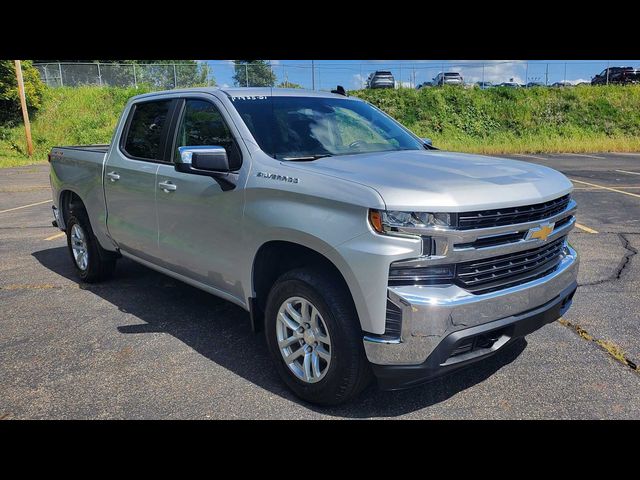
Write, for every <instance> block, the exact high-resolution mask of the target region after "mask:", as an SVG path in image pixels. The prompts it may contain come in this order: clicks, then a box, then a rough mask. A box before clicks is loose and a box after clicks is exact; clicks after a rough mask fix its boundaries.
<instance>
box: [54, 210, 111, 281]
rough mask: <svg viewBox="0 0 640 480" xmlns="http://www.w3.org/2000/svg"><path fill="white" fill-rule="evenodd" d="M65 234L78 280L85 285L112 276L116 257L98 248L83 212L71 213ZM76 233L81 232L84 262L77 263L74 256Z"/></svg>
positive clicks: (85, 214) (77, 260)
mask: <svg viewBox="0 0 640 480" xmlns="http://www.w3.org/2000/svg"><path fill="white" fill-rule="evenodd" d="M66 232H67V247H68V248H69V255H70V256H71V261H72V262H73V266H74V267H75V270H76V273H77V275H78V277H80V280H82V281H84V282H87V283H95V282H99V281H101V280H106V279H107V278H109V277H111V275H113V271H114V270H115V266H116V260H117V256H116V254H115V253H113V252H109V251H107V250H105V249H103V248H102V247H101V246H100V244H99V243H98V240H97V239H96V236H95V235H94V233H93V229H92V228H91V224H90V223H89V218H88V216H87V213H86V212H85V211H84V210H79V211H78V210H76V211H73V212H72V213H71V216H70V217H69V218H68V220H67V225H66ZM78 232H81V234H82V236H83V238H84V244H83V246H84V249H85V250H86V262H82V261H79V259H77V258H76V255H74V249H73V247H72V242H74V240H75V241H76V243H78V238H79V237H78V235H77V234H78ZM72 237H75V238H72ZM83 267H84V268H83Z"/></svg>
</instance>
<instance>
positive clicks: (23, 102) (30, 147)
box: [15, 60, 33, 156]
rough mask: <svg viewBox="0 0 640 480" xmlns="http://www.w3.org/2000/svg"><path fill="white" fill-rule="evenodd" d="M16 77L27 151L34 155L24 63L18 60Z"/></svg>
mask: <svg viewBox="0 0 640 480" xmlns="http://www.w3.org/2000/svg"><path fill="white" fill-rule="evenodd" d="M15 62H16V79H17V80H18V94H19V95H20V106H21V107H22V120H24V133H25V134H26V136H27V152H28V154H29V156H31V155H33V142H32V141H31V123H29V112H28V111H27V99H26V98H25V96H24V80H23V79H22V64H21V62H20V60H16V61H15Z"/></svg>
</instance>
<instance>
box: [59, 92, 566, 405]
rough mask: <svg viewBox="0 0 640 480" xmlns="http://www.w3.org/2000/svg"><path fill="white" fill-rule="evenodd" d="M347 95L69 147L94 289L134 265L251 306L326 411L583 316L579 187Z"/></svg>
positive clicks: (154, 115)
mask: <svg viewBox="0 0 640 480" xmlns="http://www.w3.org/2000/svg"><path fill="white" fill-rule="evenodd" d="M337 91H338V92H340V94H334V93H324V92H316V91H305V90H298V89H271V88H220V89H216V88H201V89H199V88H194V89H187V90H172V91H168V92H157V93H149V94H145V95H139V96H136V97H133V98H132V99H131V100H130V101H129V102H128V104H127V105H126V107H125V109H124V111H123V113H122V116H121V118H120V120H119V123H118V124H117V127H116V129H115V132H114V134H113V138H112V142H111V144H109V145H89V146H69V147H57V148H53V150H52V151H51V153H50V154H49V161H50V164H51V173H50V179H51V186H52V190H53V203H54V205H53V213H54V216H55V220H54V222H53V224H54V226H57V227H59V228H60V229H61V230H63V231H65V232H66V234H67V244H68V248H69V253H70V256H71V260H72V261H73V264H74V266H75V270H76V271H77V274H78V276H79V278H80V280H81V281H84V282H97V281H100V280H103V279H106V278H107V277H109V276H111V275H112V273H113V272H114V268H115V265H116V262H117V260H118V259H119V258H121V257H126V258H129V259H132V260H134V261H136V262H139V263H141V264H143V265H145V266H147V267H149V268H152V269H154V270H157V271H159V272H162V273H164V274H166V275H169V276H171V277H173V278H176V279H178V280H180V281H183V282H185V283H188V284H190V285H192V286H194V287H197V288H199V289H202V290H204V291H207V292H210V293H211V294H213V295H217V296H219V297H222V298H223V299H226V300H228V301H230V302H233V303H235V304H236V305H239V306H240V307H242V308H244V309H246V310H247V311H248V312H249V315H248V316H249V319H250V322H251V326H252V329H253V330H254V331H256V332H258V331H261V332H263V333H264V335H265V337H266V342H267V345H268V349H269V352H270V354H271V356H272V357H273V363H274V367H275V369H276V370H277V371H278V373H279V374H280V376H281V377H282V380H283V381H284V383H286V384H287V385H288V386H289V387H290V388H291V390H292V391H293V392H294V393H295V394H296V395H298V396H299V397H301V398H302V399H304V400H306V401H310V402H313V403H317V404H321V405H334V404H338V403H341V402H345V401H347V400H350V399H352V398H354V396H356V395H357V394H358V393H359V392H360V391H361V390H362V389H363V388H364V387H365V386H366V385H367V384H368V383H369V382H370V381H372V380H373V379H376V380H377V383H378V385H379V387H380V388H382V389H400V388H406V387H410V386H413V385H417V384H420V383H423V382H426V381H428V380H430V379H433V378H435V377H438V376H440V375H443V374H445V373H448V372H451V371H453V370H456V369H459V368H461V367H466V366H470V365H471V364H473V363H474V362H477V361H480V360H482V359H485V358H486V357H488V356H490V355H492V354H494V353H496V352H497V351H499V350H501V349H503V348H504V347H505V346H506V345H507V344H509V343H510V342H512V341H513V340H514V339H516V338H519V337H522V336H524V335H526V334H528V333H530V332H532V331H534V330H536V329H538V328H540V327H542V326H543V325H545V324H547V323H549V322H552V321H554V320H556V319H558V318H559V317H560V316H561V315H562V314H563V313H564V312H565V311H566V310H567V309H568V308H569V306H570V304H571V301H572V298H573V295H574V292H575V290H576V285H577V284H576V276H577V273H578V257H577V254H576V252H575V251H574V250H573V249H572V247H571V246H570V245H569V243H568V242H567V235H568V233H569V232H570V231H571V229H572V228H573V227H574V223H575V217H574V214H575V211H576V203H575V201H574V200H573V199H572V198H571V190H572V184H571V182H570V181H569V180H568V179H567V178H566V177H565V176H564V175H562V174H561V173H559V172H557V171H555V170H553V169H551V168H547V167H544V166H540V165H535V164H530V163H526V162H521V161H515V160H508V159H502V158H493V157H488V156H480V155H469V154H463V153H455V152H446V151H441V150H438V149H436V148H435V147H433V146H432V145H431V142H430V141H428V140H427V139H421V138H419V137H417V136H416V135H414V134H413V133H412V132H410V131H409V130H408V129H406V128H405V127H403V126H402V125H401V124H399V123H398V122H396V121H395V120H394V119H392V118H391V117H390V116H388V115H387V114H385V113H383V112H382V111H381V110H379V109H377V108H376V107H374V106H372V105H370V104H369V103H367V102H365V101H362V100H359V99H356V98H353V97H349V96H348V95H346V94H345V93H344V90H341V89H339V90H337ZM112 281H117V280H112ZM211 328H215V324H212V325H211Z"/></svg>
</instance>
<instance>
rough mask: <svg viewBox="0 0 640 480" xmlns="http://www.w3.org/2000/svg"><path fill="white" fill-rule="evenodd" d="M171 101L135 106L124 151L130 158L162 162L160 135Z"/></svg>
mask: <svg viewBox="0 0 640 480" xmlns="http://www.w3.org/2000/svg"><path fill="white" fill-rule="evenodd" d="M170 105H171V100H163V101H159V102H145V103H139V104H137V105H136V106H135V110H134V112H133V117H132V118H131V123H130V124H129V131H128V132H127V138H126V140H125V144H124V150H125V152H127V153H128V154H129V155H131V156H132V157H136V158H142V159H145V160H163V156H164V155H163V151H162V145H161V144H162V134H163V130H164V128H165V126H166V123H167V116H168V113H169V107H170Z"/></svg>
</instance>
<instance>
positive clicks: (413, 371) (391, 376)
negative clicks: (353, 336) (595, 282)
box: [372, 282, 577, 390]
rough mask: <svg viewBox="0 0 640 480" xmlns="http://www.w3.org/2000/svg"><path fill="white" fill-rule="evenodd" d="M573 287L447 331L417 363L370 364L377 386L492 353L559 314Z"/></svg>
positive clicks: (405, 383) (393, 385) (436, 373)
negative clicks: (543, 300) (529, 307)
mask: <svg viewBox="0 0 640 480" xmlns="http://www.w3.org/2000/svg"><path fill="white" fill-rule="evenodd" d="M576 288H577V283H576V282H574V283H572V284H571V285H569V286H568V287H567V288H566V289H564V290H563V291H562V292H561V293H560V295H558V296H557V297H556V298H555V299H553V300H552V301H551V302H548V303H546V304H545V305H542V306H541V307H539V308H536V309H534V310H531V311H528V312H524V313H521V314H519V315H513V316H511V317H507V318H503V319H501V320H495V321H493V322H489V323H485V324H482V325H478V326H476V327H471V328H465V329H463V330H459V331H457V332H454V333H451V334H449V335H447V336H446V337H445V338H444V339H443V340H442V341H441V342H440V343H439V344H438V346H437V347H436V348H435V349H434V350H433V352H432V353H431V354H430V355H429V357H428V358H427V359H426V360H425V361H424V362H423V363H421V364H419V365H372V367H373V372H374V374H375V375H376V377H377V380H378V386H379V387H380V388H381V389H382V390H400V389H403V388H409V387H412V386H415V385H419V384H421V383H424V382H427V381H429V380H432V379H434V378H437V377H440V376H442V375H445V374H447V373H450V372H452V371H454V370H458V369H460V368H463V367H466V366H468V365H470V364H472V363H474V362H476V361H478V360H482V359H484V358H486V357H488V356H490V355H493V354H494V353H496V352H497V351H498V350H499V349H501V348H503V347H504V346H505V345H508V344H509V343H511V342H512V341H513V340H515V339H517V338H521V337H524V336H525V335H528V334H529V333H531V332H533V331H535V330H537V329H539V328H540V327H542V326H543V325H546V324H547V323H551V322H554V321H555V320H557V319H558V318H560V317H561V316H562V315H563V314H564V312H566V311H567V310H568V309H569V307H570V306H571V302H572V299H573V295H574V294H575V291H576ZM475 339H481V341H482V342H485V343H484V344H481V345H480V346H479V348H477V349H475V350H473V351H469V352H468V353H462V354H459V355H455V356H452V353H453V352H456V351H457V350H460V347H461V346H463V347H464V346H465V345H469V344H472V343H474V341H475V342H476V343H477V342H478V341H477V340H475Z"/></svg>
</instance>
